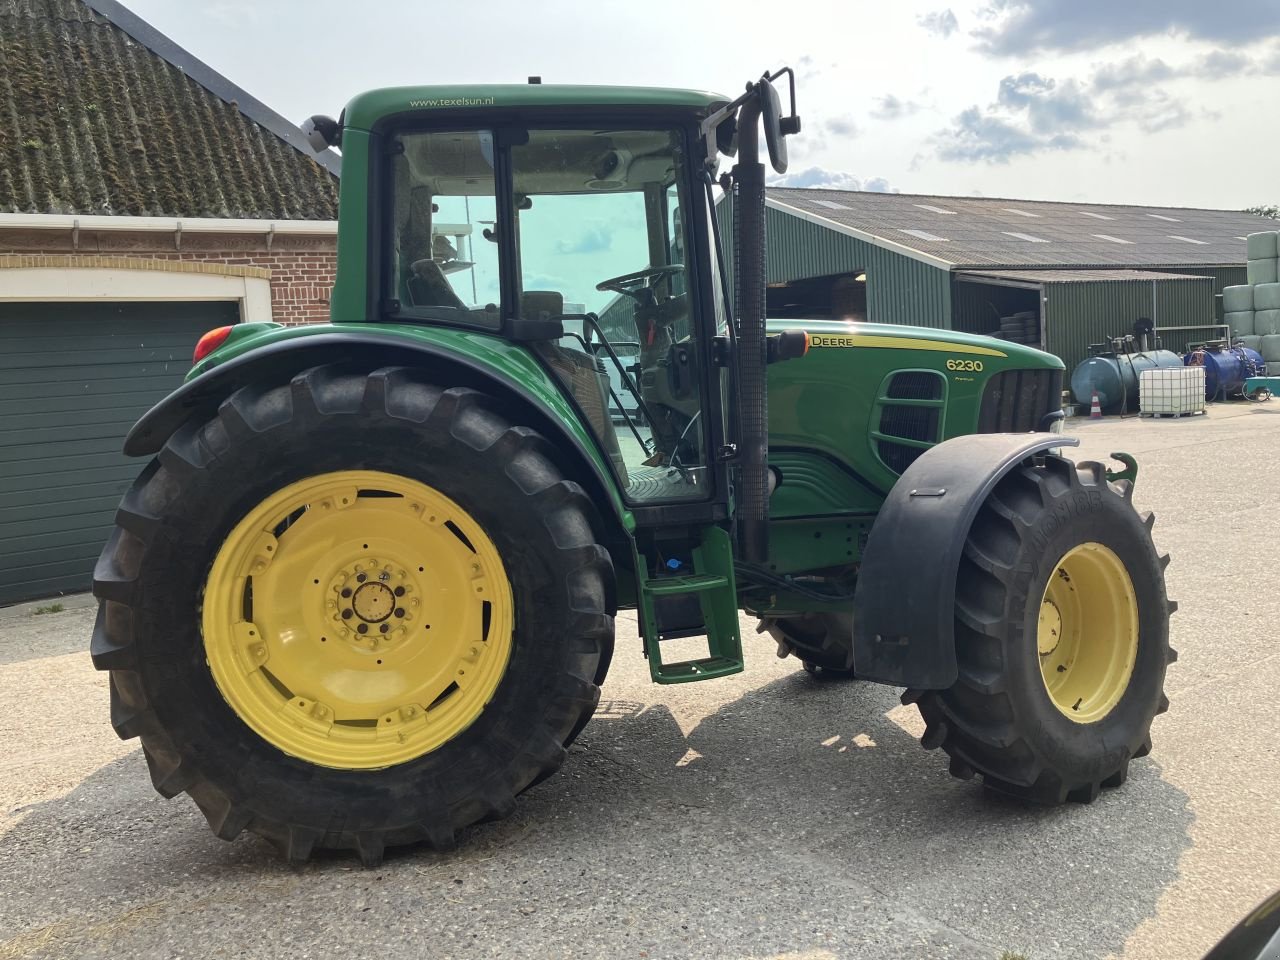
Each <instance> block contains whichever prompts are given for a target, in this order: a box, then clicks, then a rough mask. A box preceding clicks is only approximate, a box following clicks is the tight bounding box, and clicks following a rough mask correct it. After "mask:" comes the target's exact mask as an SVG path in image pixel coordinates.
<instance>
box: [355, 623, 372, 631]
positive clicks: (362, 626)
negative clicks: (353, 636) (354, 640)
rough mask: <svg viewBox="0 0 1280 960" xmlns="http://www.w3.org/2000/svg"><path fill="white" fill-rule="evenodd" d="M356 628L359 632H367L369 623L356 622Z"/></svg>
mask: <svg viewBox="0 0 1280 960" xmlns="http://www.w3.org/2000/svg"><path fill="white" fill-rule="evenodd" d="M356 630H357V632H359V633H368V632H369V625H368V624H367V623H361V624H358V625H357V626H356Z"/></svg>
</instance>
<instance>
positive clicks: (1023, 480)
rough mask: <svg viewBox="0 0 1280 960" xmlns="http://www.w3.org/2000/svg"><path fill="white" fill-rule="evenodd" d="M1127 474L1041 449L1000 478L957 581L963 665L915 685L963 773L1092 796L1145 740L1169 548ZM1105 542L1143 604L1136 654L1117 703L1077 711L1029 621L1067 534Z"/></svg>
mask: <svg viewBox="0 0 1280 960" xmlns="http://www.w3.org/2000/svg"><path fill="white" fill-rule="evenodd" d="M1131 493H1132V485H1131V484H1130V483H1129V482H1128V481H1121V482H1119V483H1115V484H1112V483H1108V481H1107V479H1106V474H1105V471H1104V469H1103V467H1102V465H1101V464H1098V463H1092V462H1088V463H1081V464H1079V465H1078V467H1077V465H1076V464H1073V463H1072V462H1071V461H1069V460H1065V459H1063V458H1061V457H1056V456H1048V457H1046V458H1045V462H1044V465H1043V466H1030V465H1028V466H1023V467H1021V468H1019V469H1016V470H1015V471H1014V472H1013V473H1012V474H1010V475H1009V476H1007V477H1005V478H1004V479H1003V480H1002V481H1001V482H1000V483H999V485H998V486H997V487H996V489H995V491H994V492H993V493H992V494H991V496H990V497H989V498H988V500H987V502H986V503H985V504H984V505H983V506H982V508H981V510H980V512H979V514H978V516H977V518H976V520H975V521H974V524H973V527H972V529H971V531H970V533H969V537H968V540H967V542H966V544H965V548H964V557H963V560H962V561H961V568H960V573H959V577H958V581H957V584H956V618H955V629H956V654H957V657H958V659H959V667H960V677H959V680H958V681H957V683H956V684H955V686H953V687H951V688H950V689H949V690H945V691H940V692H939V691H914V690H908V691H907V692H906V693H904V694H903V702H904V703H910V702H916V703H918V705H919V708H920V713H921V715H922V716H923V717H924V720H925V724H926V729H925V734H924V736H923V738H922V739H921V743H922V744H923V745H924V746H925V747H927V748H931V749H932V748H936V747H941V748H942V749H943V750H944V751H945V752H946V753H947V754H949V755H950V757H951V772H952V773H953V774H954V775H955V776H957V777H960V778H961V779H969V778H971V777H973V776H974V774H975V773H976V774H981V775H982V777H983V781H984V783H985V785H986V786H987V787H989V788H992V789H994V790H996V791H999V792H1001V793H1005V794H1009V795H1012V796H1014V797H1018V798H1022V799H1026V800H1031V801H1036V802H1039V803H1046V804H1058V803H1063V802H1065V801H1068V800H1072V801H1080V802H1084V803H1089V802H1091V801H1092V800H1093V799H1094V798H1096V797H1097V795H1098V793H1099V791H1100V790H1101V789H1102V788H1103V787H1116V786H1119V785H1120V784H1121V783H1123V782H1124V780H1125V778H1126V776H1127V773H1128V768H1129V761H1130V760H1131V759H1133V758H1135V757H1142V756H1145V755H1146V754H1147V753H1148V752H1149V751H1150V750H1151V722H1152V719H1153V718H1154V717H1155V716H1156V715H1157V714H1158V713H1162V712H1164V711H1165V710H1166V709H1167V708H1168V705H1169V701H1168V699H1167V698H1166V697H1165V695H1164V692H1163V690H1164V677H1165V668H1166V666H1167V665H1168V664H1170V663H1173V662H1174V661H1175V660H1176V659H1177V656H1176V653H1175V652H1174V651H1173V650H1172V649H1171V648H1170V646H1169V614H1170V613H1172V612H1173V610H1174V609H1175V608H1176V605H1175V604H1173V603H1172V602H1170V601H1169V600H1168V599H1167V597H1166V595H1165V585H1164V567H1165V565H1166V564H1167V562H1168V557H1167V556H1165V557H1161V556H1159V555H1158V554H1157V552H1156V549H1155V545H1154V544H1153V543H1152V540H1151V526H1152V524H1153V523H1154V520H1155V518H1154V516H1152V515H1151V514H1147V515H1146V516H1145V517H1140V516H1139V515H1138V514H1137V513H1136V512H1135V511H1134V509H1133V506H1132V504H1131V502H1130V497H1131ZM1086 542H1096V543H1100V544H1102V545H1104V546H1106V547H1108V548H1110V550H1111V551H1113V552H1114V553H1115V555H1116V556H1117V557H1118V558H1119V559H1120V561H1122V562H1123V564H1124V567H1125V569H1126V571H1127V573H1128V575H1129V577H1130V580H1131V582H1132V584H1133V590H1134V595H1135V597H1136V602H1137V613H1138V641H1137V652H1136V657H1135V662H1134V666H1133V671H1132V674H1131V675H1130V677H1129V679H1128V682H1127V685H1126V686H1125V688H1124V692H1123V693H1122V694H1121V695H1120V699H1119V700H1118V702H1117V703H1116V704H1115V706H1114V707H1113V708H1112V709H1111V710H1110V712H1109V713H1107V714H1106V715H1105V716H1103V717H1102V718H1101V719H1099V720H1097V721H1095V722H1093V723H1087V724H1086V723H1078V722H1076V721H1075V720H1073V719H1071V718H1070V717H1068V716H1066V715H1065V714H1064V713H1063V712H1061V711H1060V710H1059V709H1058V708H1057V707H1056V706H1055V705H1054V703H1053V701H1052V700H1051V699H1050V696H1049V693H1048V690H1047V689H1046V687H1045V684H1044V680H1043V678H1042V676H1041V673H1040V664H1039V654H1038V650H1037V634H1036V625H1037V618H1038V616H1039V611H1040V601H1041V597H1042V596H1043V595H1044V592H1045V587H1046V584H1047V582H1048V578H1049V576H1050V575H1051V574H1052V573H1053V571H1054V570H1055V568H1056V567H1057V564H1058V562H1059V560H1060V559H1061V558H1062V557H1063V556H1065V555H1066V553H1067V551H1068V550H1070V549H1072V548H1073V547H1075V546H1077V545H1079V544H1082V543H1086Z"/></svg>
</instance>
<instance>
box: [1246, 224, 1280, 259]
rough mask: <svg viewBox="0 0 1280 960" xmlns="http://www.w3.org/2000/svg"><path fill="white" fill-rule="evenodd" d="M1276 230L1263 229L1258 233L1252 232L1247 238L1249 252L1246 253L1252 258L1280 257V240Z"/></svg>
mask: <svg viewBox="0 0 1280 960" xmlns="http://www.w3.org/2000/svg"><path fill="white" fill-rule="evenodd" d="M1278 237H1280V234H1277V233H1276V231H1275V230H1263V231H1260V232H1258V233H1251V234H1249V236H1248V237H1247V238H1245V244H1246V245H1247V250H1248V253H1247V254H1246V255H1247V256H1248V258H1249V259H1250V260H1274V259H1275V258H1276V257H1280V240H1278V239H1277V238H1278Z"/></svg>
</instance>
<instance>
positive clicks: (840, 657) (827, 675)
mask: <svg viewBox="0 0 1280 960" xmlns="http://www.w3.org/2000/svg"><path fill="white" fill-rule="evenodd" d="M757 632H759V633H767V634H769V636H770V637H772V638H773V639H774V641H775V642H776V643H777V644H778V656H780V657H785V656H788V655H790V654H794V655H795V656H796V657H797V658H798V659H799V660H800V665H801V666H802V667H804V670H805V673H808V674H809V675H811V676H813V677H816V678H818V679H821V680H853V679H856V676H855V674H854V672H853V622H852V618H851V617H850V616H849V615H848V614H840V613H802V614H796V615H793V616H789V617H761V618H760V626H759V627H758V628H757Z"/></svg>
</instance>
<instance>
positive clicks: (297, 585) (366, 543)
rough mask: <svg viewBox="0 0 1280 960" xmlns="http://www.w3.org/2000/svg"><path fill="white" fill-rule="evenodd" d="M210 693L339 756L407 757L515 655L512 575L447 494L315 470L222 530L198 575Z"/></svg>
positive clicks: (281, 735)
mask: <svg viewBox="0 0 1280 960" xmlns="http://www.w3.org/2000/svg"><path fill="white" fill-rule="evenodd" d="M202 622H203V629H204V648H205V654H206V656H207V657H208V661H209V668H210V670H211V672H212V673H213V679H214V682H215V683H216V684H217V686H218V689H219V691H221V693H222V696H223V697H224V698H226V701H227V703H229V704H230V705H231V708H232V709H233V710H235V712H236V714H237V715H238V716H239V717H240V719H242V720H243V721H244V722H245V723H246V724H248V726H249V727H250V728H251V729H252V730H253V731H254V732H255V733H257V734H258V735H259V736H260V737H262V738H263V739H264V740H266V741H267V742H268V743H271V744H273V745H274V746H276V747H278V748H279V749H281V750H283V751H284V752H285V753H287V754H290V755H291V756H294V757H298V758H300V759H302V760H306V761H309V762H311V763H315V764H319V765H321V766H325V767H336V768H340V769H364V770H369V769H377V768H380V767H388V766H391V765H393V764H397V763H403V762H405V761H407V760H412V759H413V758H415V757H420V756H422V755H423V754H425V753H429V752H430V751H432V750H434V749H436V748H437V747H439V746H440V745H441V744H443V743H445V742H446V741H448V740H450V739H451V738H453V737H455V736H457V735H458V734H459V733H461V732H462V731H463V730H465V729H466V728H467V727H468V726H470V725H471V724H472V723H473V722H475V720H476V718H477V717H479V716H480V714H481V713H482V712H483V711H484V708H485V705H486V704H487V703H488V702H489V701H490V700H491V699H492V697H493V694H494V691H495V690H496V689H497V687H498V683H499V682H500V681H501V679H502V676H503V673H504V672H505V670H506V667H507V661H508V659H509V658H510V655H511V646H512V629H513V625H514V608H513V602H512V596H511V585H510V583H509V582H508V580H507V576H506V572H505V571H504V569H503V565H502V560H501V558H500V556H499V554H498V550H497V548H496V547H495V546H494V545H493V542H492V541H491V540H490V539H489V537H488V535H487V534H486V533H485V532H484V530H483V529H481V527H480V525H479V524H478V523H477V522H476V521H475V520H474V519H472V517H471V515H470V514H468V513H467V511H466V510H464V509H463V508H462V507H460V506H459V505H458V504H457V503H455V502H454V501H452V500H450V499H449V498H448V497H446V496H444V495H443V494H441V493H440V492H439V491H437V490H434V489H432V488H431V487H428V486H426V485H425V484H422V483H419V482H417V481H415V480H410V479H407V478H405V477H400V476H395V475H393V474H388V473H380V472H375V471H369V470H345V471H339V472H336V473H326V474H322V475H319V476H315V477H311V478H309V479H306V480H301V481H299V482H297V483H293V484H290V485H289V486H287V487H285V488H284V489H282V490H279V491H277V492H276V493H274V494H272V495H271V496H270V497H268V498H267V499H266V500H264V501H263V502H262V503H260V504H259V505H258V506H257V507H255V508H254V509H253V510H252V511H250V513H249V514H248V515H247V516H246V517H245V518H244V519H243V520H241V521H240V522H239V523H238V524H236V527H235V529H234V530H232V531H231V533H230V535H229V536H228V537H227V539H226V541H225V542H224V543H223V544H222V547H221V548H220V549H219V550H218V554H217V556H216V557H215V558H214V562H213V568H212V569H211V570H210V572H209V579H208V582H207V584H206V587H205V597H204V612H203V619H202Z"/></svg>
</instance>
